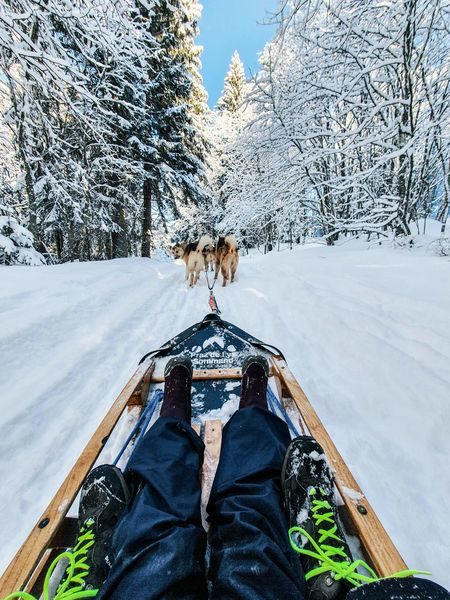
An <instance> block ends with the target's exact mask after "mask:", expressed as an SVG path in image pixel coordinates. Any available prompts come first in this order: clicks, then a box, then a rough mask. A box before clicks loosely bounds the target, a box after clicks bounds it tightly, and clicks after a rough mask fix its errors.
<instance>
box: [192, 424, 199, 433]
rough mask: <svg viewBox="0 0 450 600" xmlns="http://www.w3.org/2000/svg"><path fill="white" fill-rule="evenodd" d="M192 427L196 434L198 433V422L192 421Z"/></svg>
mask: <svg viewBox="0 0 450 600" xmlns="http://www.w3.org/2000/svg"><path fill="white" fill-rule="evenodd" d="M192 429H193V430H194V431H195V433H196V434H197V435H200V429H201V427H200V423H194V424H193V425H192Z"/></svg>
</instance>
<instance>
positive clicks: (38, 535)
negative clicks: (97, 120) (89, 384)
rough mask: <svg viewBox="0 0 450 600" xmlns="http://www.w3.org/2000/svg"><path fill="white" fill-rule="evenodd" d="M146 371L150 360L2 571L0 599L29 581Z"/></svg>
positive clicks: (106, 417)
mask: <svg viewBox="0 0 450 600" xmlns="http://www.w3.org/2000/svg"><path fill="white" fill-rule="evenodd" d="M149 368H152V363H151V359H148V360H146V361H144V362H143V363H142V364H141V365H140V366H139V367H138V368H137V370H136V372H135V373H134V375H133V376H132V377H131V379H130V380H129V381H128V383H127V384H126V386H125V387H124V388H123V390H122V391H121V393H120V394H119V396H118V397H117V398H116V400H115V402H114V404H113V405H112V407H111V408H110V410H109V411H108V413H107V415H106V416H105V418H104V419H103V421H102V422H101V423H100V425H99V426H98V428H97V430H96V432H95V433H94V435H93V436H92V438H91V439H90V441H89V442H88V444H87V446H86V447H85V449H84V450H83V452H82V454H81V456H80V457H79V458H78V460H77V462H76V463H75V465H74V466H73V467H72V469H71V471H70V473H69V474H68V475H67V477H66V479H65V481H64V482H63V484H62V485H61V487H60V488H59V490H58V492H57V493H56V496H55V497H54V498H53V500H52V501H51V502H50V504H49V505H48V507H47V509H46V511H45V512H44V513H43V515H42V517H41V518H40V519H39V521H38V522H37V524H36V526H35V527H34V528H33V530H32V531H31V533H30V535H29V536H28V538H27V539H26V540H25V542H24V543H23V545H22V546H21V548H20V549H19V551H18V552H17V554H16V556H15V557H14V559H13V560H12V561H11V563H10V565H9V566H8V568H7V569H6V571H5V572H4V574H3V577H2V578H1V580H0V598H3V597H4V596H6V595H7V594H9V593H11V592H13V591H16V590H19V589H22V588H23V586H24V585H25V583H26V582H27V580H28V579H29V578H30V576H31V574H32V573H33V571H34V570H35V568H36V566H37V564H38V562H39V560H40V558H41V556H42V554H43V553H44V552H45V550H46V549H47V547H48V546H49V544H50V542H51V540H52V538H53V536H54V535H55V533H56V531H57V529H58V527H59V526H60V524H61V522H62V520H63V519H64V517H65V515H66V513H67V511H68V509H69V508H70V506H71V504H72V502H73V501H74V498H75V496H76V495H77V493H78V491H79V489H80V488H81V485H82V484H83V481H84V479H85V478H86V475H87V474H88V473H89V471H90V470H91V468H92V466H93V464H94V463H95V461H96V459H97V457H98V455H99V454H100V452H101V450H102V448H103V446H104V444H105V443H106V441H107V439H108V437H109V435H110V434H111V431H112V430H113V428H114V426H115V425H116V423H117V421H118V420H119V418H120V416H121V414H122V412H123V411H124V409H125V407H126V406H127V404H128V401H129V400H130V397H131V396H132V395H133V393H134V392H135V390H136V388H137V387H138V386H139V385H140V383H141V382H142V378H143V377H144V376H145V374H146V373H147V371H148V369H149ZM47 520H48V522H47ZM45 523H46V524H45ZM44 524H45V525H44ZM39 525H41V527H39ZM43 525H44V526H43Z"/></svg>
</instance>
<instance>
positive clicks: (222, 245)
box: [214, 235, 239, 287]
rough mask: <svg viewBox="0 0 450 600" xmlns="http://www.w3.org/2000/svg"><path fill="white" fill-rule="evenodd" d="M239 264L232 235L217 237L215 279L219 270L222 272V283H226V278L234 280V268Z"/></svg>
mask: <svg viewBox="0 0 450 600" xmlns="http://www.w3.org/2000/svg"><path fill="white" fill-rule="evenodd" d="M238 264H239V252H238V245H237V241H236V238H235V237H234V235H227V236H225V237H219V239H218V241H217V245H216V269H215V275H214V278H215V279H217V278H218V276H219V271H221V272H222V277H223V282H222V285H223V287H225V286H226V285H227V280H228V279H230V281H231V283H233V281H234V276H235V275H236V270H237V268H238Z"/></svg>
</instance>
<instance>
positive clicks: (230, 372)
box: [0, 314, 407, 598]
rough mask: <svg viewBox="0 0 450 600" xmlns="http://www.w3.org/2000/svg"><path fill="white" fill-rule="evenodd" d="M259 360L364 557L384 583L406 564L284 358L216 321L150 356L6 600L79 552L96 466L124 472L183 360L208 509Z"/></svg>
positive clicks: (14, 568) (38, 534)
mask: <svg viewBox="0 0 450 600" xmlns="http://www.w3.org/2000/svg"><path fill="white" fill-rule="evenodd" d="M255 353H256V354H262V355H263V356H265V357H266V358H267V359H268V361H269V365H270V373H269V375H270V377H269V386H268V405H269V407H270V409H271V410H272V411H273V412H275V413H276V414H277V415H278V416H280V417H281V418H283V419H284V420H285V421H286V422H287V424H288V426H289V428H290V430H291V432H292V436H293V437H294V436H296V435H304V434H306V435H312V436H313V437H314V438H315V439H316V440H317V441H318V442H319V444H320V445H321V446H322V447H323V449H324V451H325V453H326V455H327V458H328V461H329V464H330V465H331V468H332V470H333V472H334V477H335V483H336V487H337V494H338V496H340V499H341V500H342V502H341V503H340V504H341V506H340V517H341V519H342V522H343V524H344V527H345V530H346V533H347V534H348V535H349V536H356V537H357V538H358V539H359V542H360V549H359V552H360V553H361V557H362V558H363V559H364V560H366V562H367V563H368V564H369V565H371V566H372V567H373V568H374V570H375V571H376V573H377V574H378V576H380V577H383V576H387V575H390V574H391V573H395V572H398V571H402V570H404V569H406V568H407V567H406V565H405V563H404V561H403V559H402V557H401V556H400V554H399V552H398V550H397V549H396V547H395V546H394V544H393V542H392V540H391V539H390V537H389V535H388V534H387V532H386V531H385V529H384V528H383V526H382V524H381V522H380V521H379V519H378V517H377V515H376V514H375V512H374V510H373V509H372V507H371V506H370V504H369V501H368V500H367V498H366V496H365V495H364V493H363V491H362V490H361V489H360V488H359V486H358V484H357V482H356V480H355V479H354V477H353V475H352V473H351V472H350V470H349V468H348V467H347V465H346V464H345V462H344V460H343V459H342V457H341V455H340V454H339V451H338V450H337V448H336V446H335V445H334V443H333V441H332V440H331V438H330V436H329V435H328V433H327V432H326V430H325V428H324V426H323V424H322V423H321V421H320V419H319V417H318V416H317V414H316V412H315V411H314V409H313V407H312V406H311V404H310V402H309V401H308V399H307V397H306V395H305V393H304V392H303V390H302V388H301V386H300V384H299V383H298V381H297V380H296V379H295V377H294V375H293V374H292V373H291V371H290V370H289V367H288V365H287V363H286V361H285V359H284V356H283V354H282V352H281V351H280V350H278V349H277V348H275V347H274V346H271V345H270V344H266V343H264V342H262V341H260V340H258V339H257V338H255V337H253V336H251V335H249V334H248V333H246V332H245V331H243V330H242V329H239V328H238V327H236V326H235V325H233V324H231V323H228V322H226V321H224V320H222V319H221V318H220V317H219V316H218V315H217V314H209V315H207V316H206V317H205V318H204V319H203V321H201V322H200V323H197V324H195V325H193V326H192V327H190V328H188V329H186V330H185V331H183V332H182V333H180V334H178V335H177V336H175V337H174V338H172V339H171V340H169V341H168V342H167V343H166V344H164V345H163V346H162V347H161V348H159V349H158V350H155V351H153V352H150V353H149V354H147V355H145V356H144V357H143V358H142V359H141V361H140V364H139V365H138V367H137V369H136V372H135V373H134V374H133V375H132V377H131V378H130V380H129V381H128V383H127V384H126V385H125V387H124V388H123V390H122V391H121V393H120V394H119V396H118V397H117V399H116V400H115V402H114V403H113V405H112V406H111V408H110V410H109V411H108V413H107V414H106V416H105V417H104V419H103V421H102V422H101V423H100V425H99V426H98V428H97V430H96V432H95V433H94V435H93V436H92V438H91V440H90V441H89V442H88V444H87V446H86V447H85V449H84V451H83V452H82V454H81V455H80V457H79V458H78V460H77V461H76V463H75V464H74V466H73V467H72V469H71V471H70V473H69V474H68V475H67V477H66V479H65V481H64V482H63V484H62V485H61V487H60V488H59V490H58V491H57V492H56V495H55V496H54V498H53V500H52V501H51V503H50V504H49V506H48V507H47V509H46V510H45V511H44V513H43V514H42V516H41V518H40V519H39V520H38V522H37V523H36V525H35V526H34V527H33V529H32V530H31V532H30V534H29V536H28V538H27V539H26V540H25V542H24V543H23V545H22V546H21V548H20V549H19V550H18V552H17V554H16V555H15V557H14V559H13V560H12V561H11V563H10V565H9V566H8V568H7V569H6V571H5V573H4V574H3V576H2V578H1V580H0V598H3V597H5V596H6V595H8V594H9V593H12V592H14V591H16V590H21V591H25V592H28V593H30V594H33V595H35V596H36V597H39V595H40V594H41V593H42V589H43V584H44V578H45V574H46V572H47V569H48V567H49V565H50V564H51V562H52V561H53V560H54V558H55V557H56V556H57V555H58V554H59V553H60V552H62V551H64V550H66V549H67V548H71V547H73V544H74V542H75V538H76V534H77V531H78V528H77V519H76V516H75V515H76V512H77V511H76V503H77V495H78V492H79V490H80V488H81V485H82V483H83V481H84V479H85V478H86V476H87V474H88V473H89V471H90V470H91V469H92V467H93V466H94V465H95V464H102V463H105V462H106V463H108V462H111V459H110V457H111V452H112V449H113V450H114V452H116V451H117V456H116V458H115V462H116V464H119V466H121V467H123V466H124V464H126V458H127V456H129V455H130V453H131V451H132V449H133V446H134V447H135V446H136V445H137V444H138V443H139V440H140V439H141V438H142V435H143V434H144V432H145V430H146V429H147V428H148V426H150V425H151V424H152V423H153V422H154V420H155V419H156V418H157V416H158V404H159V400H160V399H161V397H162V390H163V386H164V375H163V373H164V367H165V365H166V363H167V361H168V360H169V359H170V358H171V357H173V356H177V355H186V356H189V357H190V358H191V360H192V363H193V368H194V372H193V381H192V423H193V427H194V429H196V431H197V432H198V433H199V434H200V435H201V436H202V438H203V440H204V442H205V446H206V448H205V460H204V466H203V474H202V505H203V507H204V506H205V505H206V503H207V498H208V495H209V491H210V489H211V485H212V481H213V479H214V474H215V469H216V467H217V463H218V460H219V456H220V446H221V433H222V425H223V421H224V420H226V418H227V417H228V416H230V415H231V414H232V412H234V410H235V409H236V408H237V404H238V398H239V391H240V377H241V369H240V365H241V364H242V361H243V358H244V357H245V356H246V355H248V354H255Z"/></svg>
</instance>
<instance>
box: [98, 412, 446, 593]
mask: <svg viewBox="0 0 450 600" xmlns="http://www.w3.org/2000/svg"><path fill="white" fill-rule="evenodd" d="M289 442H290V436H289V431H288V428H287V426H286V424H285V423H284V422H283V421H282V420H281V419H279V418H278V417H276V416H274V415H272V414H271V413H269V412H267V411H264V410H262V409H260V408H255V407H251V408H245V409H241V410H238V411H237V412H236V413H235V414H234V415H233V417H232V418H231V419H230V421H229V422H228V423H227V425H226V426H225V427H224V430H223V437H222V449H221V455H220V461H219V466H218V469H217V473H216V477H215V480H214V484H213V488H212V491H211V496H210V501H209V504H208V509H207V510H208V514H209V521H210V531H209V537H208V542H209V546H210V555H209V569H208V575H207V574H206V558H205V556H206V546H207V536H206V533H205V531H204V529H203V527H202V520H201V512H200V498H201V489H200V476H201V467H202V463H203V453H204V445H203V442H202V441H201V439H200V438H199V436H198V435H197V434H196V433H195V431H194V430H193V429H192V428H191V427H190V426H189V425H188V424H187V423H186V422H184V421H180V420H178V419H175V418H173V417H163V418H160V419H158V420H157V421H156V423H155V424H154V426H153V427H152V428H151V429H150V431H149V432H148V433H147V434H146V436H145V437H144V439H143V440H142V442H141V444H140V445H139V448H138V450H137V451H136V452H135V453H134V454H133V456H132V457H131V460H130V462H129V465H128V469H127V470H128V471H129V472H130V473H132V474H133V476H134V477H137V478H138V480H139V481H140V482H141V487H140V490H139V492H138V493H137V495H136V497H135V498H134V500H133V502H132V504H131V505H130V506H129V507H128V509H127V510H126V511H125V513H124V515H123V517H122V518H121V520H120V521H119V523H118V525H117V528H116V531H115V533H114V537H113V550H112V566H111V571H110V574H109V576H108V579H107V580H106V582H105V584H104V585H103V587H102V589H101V591H100V594H99V596H98V598H99V600H106V599H108V600H135V599H138V598H139V600H156V599H161V600H163V599H164V600H172V599H173V600H175V599H177V600H188V599H192V600H202V599H205V598H208V597H209V598H214V599H216V600H231V599H233V600H263V599H264V600H304V599H305V598H306V589H305V582H304V576H303V573H302V570H301V566H300V562H299V557H298V556H297V555H295V553H294V552H293V551H292V550H291V548H290V545H289V540H288V534H287V532H288V524H287V520H286V517H285V514H284V511H283V507H282V501H281V485H280V473H281V466H282V462H283V458H284V455H285V452H286V449H287V447H288V445H289ZM207 578H208V580H209V583H207ZM396 594H397V595H396ZM350 597H351V600H360V599H362V598H365V599H366V600H375V599H376V600H378V599H381V598H393V599H397V598H398V599H400V598H402V599H413V598H414V600H416V599H417V600H418V599H421V598H424V599H425V598H427V599H436V600H441V599H442V600H444V599H445V600H449V599H450V595H449V594H447V592H445V590H443V589H442V588H440V587H439V586H437V585H436V584H433V583H432V582H428V581H425V580H417V579H414V580H412V579H410V580H407V581H406V580H387V581H385V582H381V584H375V585H372V584H371V585H367V586H364V587H363V588H361V590H357V591H354V592H351V594H350V595H349V600H350Z"/></svg>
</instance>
